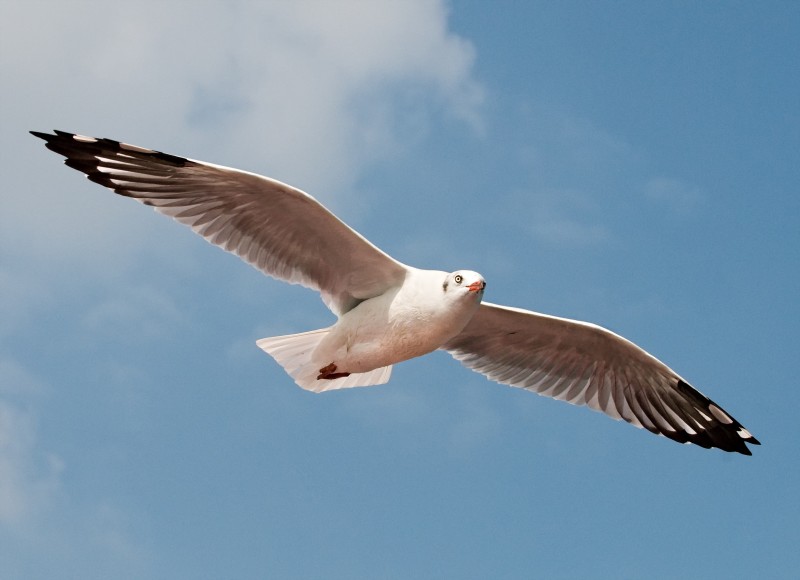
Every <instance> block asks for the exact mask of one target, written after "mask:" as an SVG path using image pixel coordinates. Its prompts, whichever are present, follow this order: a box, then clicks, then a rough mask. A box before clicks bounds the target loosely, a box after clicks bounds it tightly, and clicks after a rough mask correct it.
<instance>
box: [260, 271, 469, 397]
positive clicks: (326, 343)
mask: <svg viewBox="0 0 800 580" xmlns="http://www.w3.org/2000/svg"><path fill="white" fill-rule="evenodd" d="M456 280H460V282H459V283H457V282H456ZM484 287H485V283H484V281H483V278H482V277H481V276H480V275H479V274H477V273H476V272H468V271H463V272H454V273H453V274H448V273H446V272H439V271H436V270H418V269H416V268H411V269H409V272H408V275H407V276H406V277H405V278H404V279H403V282H402V284H400V285H398V286H394V287H391V288H389V289H387V290H386V291H385V292H383V293H382V294H379V295H378V296H375V297H373V298H368V299H366V300H364V301H363V302H360V303H359V304H358V305H357V306H355V307H354V308H353V309H352V310H349V311H347V312H345V313H344V314H342V315H341V316H340V317H339V320H338V321H337V322H336V324H334V325H333V326H331V327H330V328H328V329H322V330H318V331H312V332H311V333H302V334H298V335H289V336H278V337H274V338H264V339H261V340H259V341H258V342H257V344H258V346H259V347H261V348H262V349H264V351H266V352H268V353H269V354H271V355H272V356H273V357H274V358H275V359H276V360H278V362H280V363H281V364H282V365H283V367H284V368H285V369H286V370H287V372H289V374H290V375H291V376H292V378H294V379H295V381H296V382H297V384H298V385H300V386H301V387H303V388H304V389H308V390H311V391H328V390H332V389H338V388H343V387H366V386H371V385H376V384H382V383H385V382H386V381H388V380H389V376H390V373H391V366H392V365H393V364H395V363H399V362H402V361H404V360H408V359H411V358H415V357H418V356H422V355H424V354H428V353H429V352H433V351H434V350H436V349H438V348H440V347H441V346H442V345H443V344H445V343H446V342H447V341H448V340H451V339H452V338H453V337H454V336H456V335H457V334H458V333H460V332H461V331H462V330H463V329H464V327H465V326H466V325H467V323H468V322H469V321H470V320H471V319H472V316H473V315H474V314H475V311H476V310H477V308H478V306H479V305H480V299H481V297H482V296H483V289H484ZM315 338H316V339H317V340H318V342H315V340H314V339H315ZM293 345H295V346H296V348H298V349H300V350H299V351H297V352H295V354H294V355H293V356H292V357H291V361H293V362H289V361H284V360H282V358H281V355H282V354H285V353H286V352H288V351H289V350H290V349H291V348H292V346H293ZM290 369H291V370H290ZM295 369H296V370H295ZM323 369H328V370H327V371H323ZM376 369H377V370H379V371H381V372H378V373H374V372H371V371H375V370H376Z"/></svg>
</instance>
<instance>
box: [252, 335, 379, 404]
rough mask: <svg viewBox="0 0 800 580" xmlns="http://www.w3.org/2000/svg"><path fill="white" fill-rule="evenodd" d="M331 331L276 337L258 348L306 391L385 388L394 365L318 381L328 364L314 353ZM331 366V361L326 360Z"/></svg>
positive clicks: (267, 339) (260, 342)
mask: <svg viewBox="0 0 800 580" xmlns="http://www.w3.org/2000/svg"><path fill="white" fill-rule="evenodd" d="M330 330H331V329H330V328H321V329H319V330H311V331H309V332H301V333H300V334H288V335H286V336H273V337H270V338H262V339H261V340H257V341H256V344H257V345H258V347H259V348H260V349H261V350H263V351H264V352H266V353H267V354H268V355H270V356H271V357H272V358H274V359H275V360H276V361H277V362H278V364H279V365H281V366H282V367H283V370H285V371H286V372H287V373H288V374H289V376H291V377H292V378H293V379H294V382H295V383H297V384H298V385H299V386H300V387H302V388H304V389H305V390H307V391H314V392H315V393H321V392H323V391H333V390H335V389H347V388H350V387H369V386H372V385H382V384H384V383H386V382H387V381H388V380H389V377H390V376H391V374H392V366H391V365H389V366H388V367H381V368H378V369H374V370H371V371H368V372H366V373H353V374H351V375H349V376H346V377H340V378H338V379H331V380H329V379H318V378H317V377H318V376H319V371H320V368H321V367H323V366H325V365H326V364H327V363H326V362H320V361H315V360H314V358H313V354H314V350H315V349H316V348H317V345H318V344H319V343H320V341H322V339H323V338H325V336H326V335H327V334H328V333H329V332H330ZM327 362H328V363H329V362H331V361H327Z"/></svg>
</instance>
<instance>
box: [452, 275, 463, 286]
mask: <svg viewBox="0 0 800 580" xmlns="http://www.w3.org/2000/svg"><path fill="white" fill-rule="evenodd" d="M453 280H455V281H456V284H461V283H462V282H463V281H464V276H462V275H461V274H456V275H455V278H453Z"/></svg>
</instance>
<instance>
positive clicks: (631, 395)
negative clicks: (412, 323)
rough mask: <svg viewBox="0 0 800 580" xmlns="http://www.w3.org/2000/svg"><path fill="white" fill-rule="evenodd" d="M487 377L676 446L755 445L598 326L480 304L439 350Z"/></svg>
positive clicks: (670, 374) (742, 448)
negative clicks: (585, 408) (583, 407)
mask: <svg viewBox="0 0 800 580" xmlns="http://www.w3.org/2000/svg"><path fill="white" fill-rule="evenodd" d="M443 348H444V349H445V350H447V351H449V352H450V353H451V354H452V355H453V357H455V358H456V359H457V360H459V361H461V362H462V363H463V364H464V365H465V366H467V367H469V368H471V369H473V370H475V371H477V372H479V373H482V374H484V375H486V376H487V377H488V378H489V379H491V380H493V381H497V382H499V383H504V384H507V385H511V386H514V387H520V388H523V389H527V390H529V391H533V392H535V393H538V394H540V395H544V396H547V397H552V398H554V399H559V400H562V401H566V402H568V403H572V404H574V405H586V406H588V407H590V408H592V409H594V410H596V411H600V412H603V413H605V414H606V415H608V416H610V417H613V418H614V419H623V420H625V421H627V422H628V423H631V424H633V425H635V426H637V427H642V428H645V429H647V430H648V431H651V432H652V433H655V434H658V435H664V436H666V437H669V438H670V439H673V440H675V441H678V442H680V443H694V444H696V445H700V446H701V447H705V448H711V447H717V448H719V449H723V450H725V451H735V452H738V453H743V454H745V455H750V454H751V452H750V450H749V449H748V447H747V445H745V443H751V444H756V445H758V444H759V442H758V440H756V438H755V437H753V436H752V435H751V434H750V433H749V432H748V431H747V429H745V428H744V427H743V426H742V425H741V424H740V423H739V422H738V421H736V420H735V419H734V418H733V417H731V416H730V415H729V414H728V413H726V412H725V411H723V410H722V408H721V407H719V406H718V405H717V404H715V403H714V402H713V401H711V400H710V399H709V398H708V397H706V396H705V395H703V394H702V393H700V392H699V391H697V390H696V389H694V388H693V387H691V386H690V385H689V384H688V383H687V382H686V381H684V380H683V379H682V378H681V377H680V376H678V375H677V374H676V373H675V372H674V371H672V370H671V369H670V368H669V367H667V366H666V365H665V364H663V363H662V362H661V361H659V360H658V359H656V358H655V357H653V356H652V355H650V354H648V353H647V352H645V351H644V350H642V349H641V348H639V347H638V346H636V345H635V344H633V343H632V342H630V341H628V340H626V339H624V338H622V337H621V336H618V335H616V334H614V333H613V332H611V331H609V330H606V329H604V328H601V327H599V326H596V325H593V324H588V323H584V322H578V321H574V320H568V319H564V318H557V317H554V316H546V315H543V314H538V313H535V312H531V311H527V310H521V309H516V308H507V307H503V306H497V305H493V304H488V303H484V304H482V305H481V307H480V308H479V309H478V312H477V313H476V314H475V316H474V318H473V319H472V320H471V321H470V323H469V324H468V325H467V327H466V328H465V329H464V330H463V331H462V332H461V333H460V334H459V335H458V336H456V337H455V338H453V339H452V340H451V341H450V342H448V343H447V344H446V345H444V347H443Z"/></svg>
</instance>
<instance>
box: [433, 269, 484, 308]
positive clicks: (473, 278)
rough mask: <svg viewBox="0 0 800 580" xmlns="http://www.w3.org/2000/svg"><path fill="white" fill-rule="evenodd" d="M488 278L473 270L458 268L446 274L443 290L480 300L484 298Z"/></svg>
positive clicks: (447, 292) (454, 294)
mask: <svg viewBox="0 0 800 580" xmlns="http://www.w3.org/2000/svg"><path fill="white" fill-rule="evenodd" d="M485 288H486V280H484V279H483V276H481V275H480V274H478V273H477V272H473V271H472V270H456V271H455V272H451V273H450V274H447V276H445V279H444V281H443V282H442V290H443V291H444V293H445V294H452V295H453V296H463V297H472V298H474V299H477V301H478V302H480V301H481V298H483V290H484V289H485Z"/></svg>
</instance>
